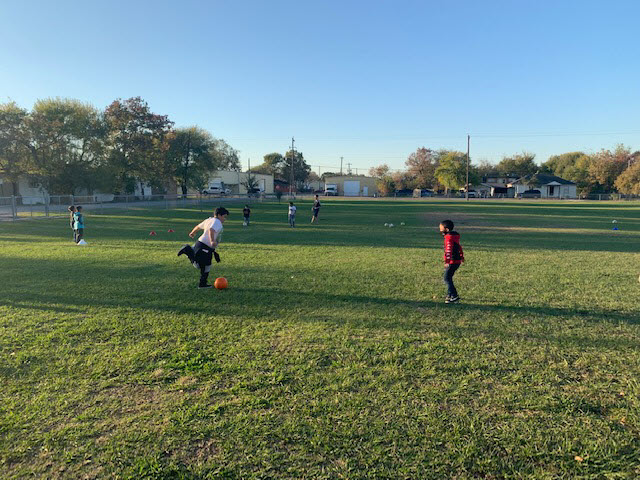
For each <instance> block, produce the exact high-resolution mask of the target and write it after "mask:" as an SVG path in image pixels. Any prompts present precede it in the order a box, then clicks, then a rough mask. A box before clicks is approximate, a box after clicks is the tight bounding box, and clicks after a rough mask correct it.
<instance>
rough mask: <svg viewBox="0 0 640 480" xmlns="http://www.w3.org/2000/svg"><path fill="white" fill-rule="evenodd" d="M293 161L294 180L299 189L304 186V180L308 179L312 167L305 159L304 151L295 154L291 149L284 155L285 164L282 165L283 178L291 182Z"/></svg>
mask: <svg viewBox="0 0 640 480" xmlns="http://www.w3.org/2000/svg"><path fill="white" fill-rule="evenodd" d="M292 163H293V181H294V183H295V185H296V187H297V188H298V190H300V189H302V188H304V182H305V181H306V180H307V177H308V176H309V173H311V167H310V166H309V165H307V162H306V161H305V160H304V155H303V154H302V152H298V151H296V152H295V156H294V155H293V153H292V152H291V150H289V151H288V152H287V153H286V154H285V155H284V164H283V166H282V179H283V180H285V181H287V182H290V181H291V164H292Z"/></svg>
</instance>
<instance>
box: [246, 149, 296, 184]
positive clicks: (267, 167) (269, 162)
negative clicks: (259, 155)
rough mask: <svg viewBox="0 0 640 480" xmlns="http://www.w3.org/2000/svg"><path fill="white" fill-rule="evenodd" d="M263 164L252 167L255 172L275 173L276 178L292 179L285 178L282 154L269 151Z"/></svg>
mask: <svg viewBox="0 0 640 480" xmlns="http://www.w3.org/2000/svg"><path fill="white" fill-rule="evenodd" d="M263 159H264V160H263V162H262V164H260V165H258V166H256V167H254V168H252V169H251V171H252V172H255V173H263V174H265V175H273V177H274V178H277V179H280V180H286V181H290V180H291V179H289V178H283V175H282V170H283V168H284V157H283V156H282V154H280V153H277V152H274V153H268V154H267V155H265V156H264V157H263Z"/></svg>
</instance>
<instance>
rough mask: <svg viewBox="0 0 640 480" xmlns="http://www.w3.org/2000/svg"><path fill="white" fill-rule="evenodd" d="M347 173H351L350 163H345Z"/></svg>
mask: <svg viewBox="0 0 640 480" xmlns="http://www.w3.org/2000/svg"><path fill="white" fill-rule="evenodd" d="M347 175H351V163H347Z"/></svg>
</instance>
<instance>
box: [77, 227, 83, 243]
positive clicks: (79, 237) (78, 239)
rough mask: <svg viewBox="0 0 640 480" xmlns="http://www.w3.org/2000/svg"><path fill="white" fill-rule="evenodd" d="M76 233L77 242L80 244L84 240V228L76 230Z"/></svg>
mask: <svg viewBox="0 0 640 480" xmlns="http://www.w3.org/2000/svg"><path fill="white" fill-rule="evenodd" d="M75 232H76V234H75V242H76V243H78V242H79V241H80V240H82V239H83V238H84V228H76V230H75Z"/></svg>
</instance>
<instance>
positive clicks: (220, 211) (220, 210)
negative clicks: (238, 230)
mask: <svg viewBox="0 0 640 480" xmlns="http://www.w3.org/2000/svg"><path fill="white" fill-rule="evenodd" d="M214 215H215V216H216V217H217V216H218V215H229V210H227V209H226V208H224V207H218V208H216V211H215V212H214Z"/></svg>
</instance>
